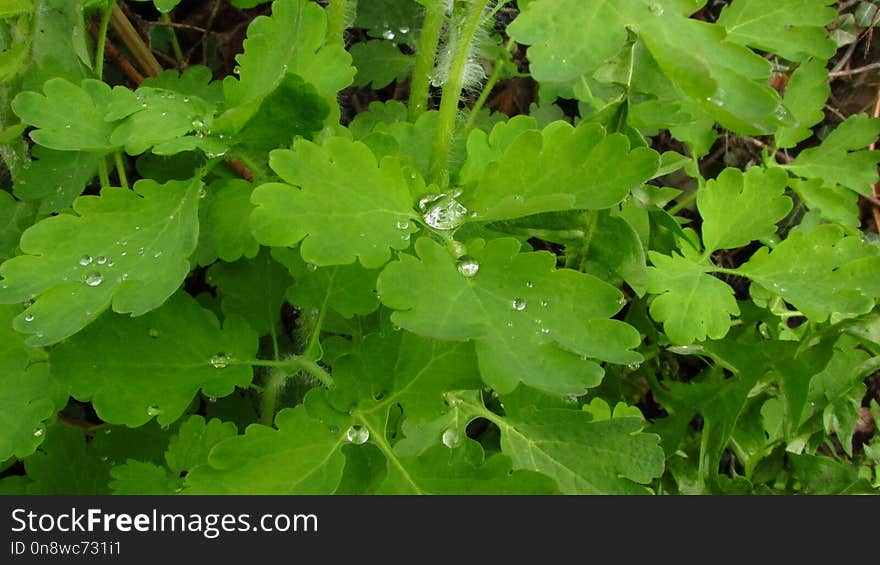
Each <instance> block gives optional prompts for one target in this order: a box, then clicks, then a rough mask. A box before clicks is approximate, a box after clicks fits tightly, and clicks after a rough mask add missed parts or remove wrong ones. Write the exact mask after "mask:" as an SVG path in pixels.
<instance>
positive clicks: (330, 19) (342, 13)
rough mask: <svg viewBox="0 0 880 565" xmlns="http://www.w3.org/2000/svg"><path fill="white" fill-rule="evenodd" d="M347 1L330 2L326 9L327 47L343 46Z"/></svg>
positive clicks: (332, 0)
mask: <svg viewBox="0 0 880 565" xmlns="http://www.w3.org/2000/svg"><path fill="white" fill-rule="evenodd" d="M347 11H348V0H330V5H329V6H328V7H327V45H342V46H345V28H346V25H345V24H346V22H345V20H346V15H347V14H346V12H347Z"/></svg>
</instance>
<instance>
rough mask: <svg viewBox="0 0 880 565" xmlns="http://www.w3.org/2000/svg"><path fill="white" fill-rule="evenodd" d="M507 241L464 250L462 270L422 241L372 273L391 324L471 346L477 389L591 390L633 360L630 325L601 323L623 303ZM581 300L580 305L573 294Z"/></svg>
mask: <svg viewBox="0 0 880 565" xmlns="http://www.w3.org/2000/svg"><path fill="white" fill-rule="evenodd" d="M519 248H520V244H519V242H518V241H516V240H514V239H496V240H493V241H490V242H489V243H488V244H486V245H485V247H483V246H482V244H480V242H478V241H475V242H471V243H469V245H468V251H469V255H468V257H467V258H465V259H463V261H462V263H467V264H462V263H459V264H457V263H456V260H455V259H454V258H453V257H452V256H451V255H450V254H449V253H448V252H447V251H446V250H445V249H444V248H443V247H441V246H440V245H438V244H437V243H435V242H433V241H432V240H430V239H427V238H421V239H419V240H418V242H417V243H416V253H417V254H418V256H419V258H418V259H417V258H415V257H413V256H411V255H403V256H401V257H400V259H399V260H398V261H396V262H394V263H391V264H390V265H389V266H388V267H386V268H385V270H384V271H383V272H382V274H381V275H380V276H379V281H378V289H379V292H380V294H381V299H382V302H383V303H384V304H385V305H386V306H388V307H390V308H393V309H395V310H398V312H395V313H394V314H392V318H391V319H392V320H393V321H394V323H396V324H397V325H399V326H401V327H403V328H405V329H408V330H410V331H412V332H414V333H418V334H421V335H426V336H430V337H433V338H436V339H455V340H468V339H473V340H475V342H476V347H477V355H478V357H479V360H480V369H481V372H482V374H483V379H484V380H485V381H486V383H487V384H488V385H489V386H491V387H493V388H495V389H497V390H498V391H499V392H508V391H510V390H512V389H513V388H515V387H516V385H517V384H518V383H520V382H524V383H526V384H528V385H530V386H534V387H536V388H541V389H545V390H550V391H554V392H558V393H563V394H582V393H583V392H584V391H586V390H587V389H589V388H591V387H594V386H596V385H597V384H599V381H600V380H601V378H602V369H601V367H599V365H598V364H596V363H595V362H593V361H588V360H586V358H587V357H591V358H595V359H601V360H605V361H610V362H613V363H633V362H637V361H639V360H640V359H641V356H640V355H638V354H637V353H635V352H633V351H630V349H632V348H634V347H636V346H637V345H638V344H639V341H640V340H639V337H638V334H637V332H636V331H635V330H634V329H633V328H632V327H630V326H627V325H626V324H623V323H621V322H618V321H616V320H609V319H608V318H609V317H610V316H612V315H614V314H615V313H616V312H617V311H618V310H620V307H621V306H622V304H623V297H622V295H621V294H620V292H619V291H618V290H617V289H615V288H613V287H611V286H610V285H608V284H606V283H604V282H602V281H601V280H599V279H597V278H595V277H593V276H590V275H585V274H582V273H578V272H576V271H571V270H566V269H560V270H557V269H556V268H555V263H556V260H555V257H554V256H553V255H552V254H550V253H546V252H535V253H519ZM583 296H590V297H591V299H590V300H589V301H584V300H582V299H581V298H580V297H583Z"/></svg>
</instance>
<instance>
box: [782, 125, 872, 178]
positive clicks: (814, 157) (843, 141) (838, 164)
mask: <svg viewBox="0 0 880 565" xmlns="http://www.w3.org/2000/svg"><path fill="white" fill-rule="evenodd" d="M878 135H880V119H877V118H871V117H869V116H868V115H867V114H857V115H855V116H850V117H849V118H848V119H847V120H846V121H845V122H843V123H842V124H840V125H839V126H837V128H836V129H835V130H834V131H832V132H831V133H830V134H829V135H828V137H826V138H825V139H824V140H823V141H822V145H820V146H818V147H811V148H809V149H804V150H803V151H801V152H800V154H799V155H798V156H797V158H796V159H795V160H794V161H793V162H792V163H791V164H790V165H788V166H787V168H788V170H790V171H791V172H793V173H794V174H796V175H798V176H801V177H804V178H808V179H822V180H824V181H825V184H826V185H832V184H838V185H841V186H845V187H847V188H849V189H851V190H854V191H856V192H858V193H859V194H865V195H868V194H870V193H871V186H872V185H873V184H874V183H875V182H877V180H878V178H880V176H878V173H877V163H880V151H867V150H863V151H860V150H862V149H864V148H865V147H867V146H868V145H870V144H871V143H873V142H875V141H876V140H877V136H878Z"/></svg>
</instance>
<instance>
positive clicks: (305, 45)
mask: <svg viewBox="0 0 880 565" xmlns="http://www.w3.org/2000/svg"><path fill="white" fill-rule="evenodd" d="M326 29H327V18H326V16H325V14H324V10H323V9H322V8H321V7H320V6H318V5H316V4H315V3H313V2H309V1H308V0H276V1H275V2H274V3H273V4H272V15H271V16H259V17H257V18H256V19H254V20H253V21H252V22H251V24H250V26H249V27H248V36H247V39H246V40H245V42H244V53H242V54H240V55H238V56H237V57H236V61H237V62H238V64H239V73H238V75H239V78H238V79H235V78H232V77H229V78H227V79H226V80H224V81H223V90H224V92H225V94H226V105H227V107H230V108H231V107H234V106H239V105H243V104H246V103H249V102H253V101H257V100H262V99H263V98H264V97H265V96H266V95H268V94H269V93H270V92H272V91H273V90H275V88H276V87H277V86H278V84H279V83H280V82H281V80H282V79H283V77H284V75H286V74H287V73H293V74H297V75H299V76H300V77H302V78H303V79H304V80H305V81H306V82H308V83H311V84H312V85H313V86H314V87H315V88H316V89H317V90H318V92H319V93H320V94H321V96H323V97H325V98H335V96H336V93H337V92H339V91H340V90H342V89H343V88H345V87H346V86H348V85H349V84H351V81H352V78H353V77H354V73H355V70H354V68H352V67H351V66H349V63H350V62H351V56H350V55H349V54H348V53H347V52H346V51H345V49H344V48H343V47H342V46H341V45H325V44H324V39H325V35H326Z"/></svg>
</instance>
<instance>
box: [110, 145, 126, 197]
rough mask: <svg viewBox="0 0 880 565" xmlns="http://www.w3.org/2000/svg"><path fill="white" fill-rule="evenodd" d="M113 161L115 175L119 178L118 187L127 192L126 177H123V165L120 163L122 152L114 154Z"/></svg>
mask: <svg viewBox="0 0 880 565" xmlns="http://www.w3.org/2000/svg"><path fill="white" fill-rule="evenodd" d="M113 159H114V160H115V161H116V174H117V175H118V176H119V186H121V187H122V188H124V189H126V190H128V177H127V176H125V163H123V161H122V151H117V152H116V153H114V154H113Z"/></svg>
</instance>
